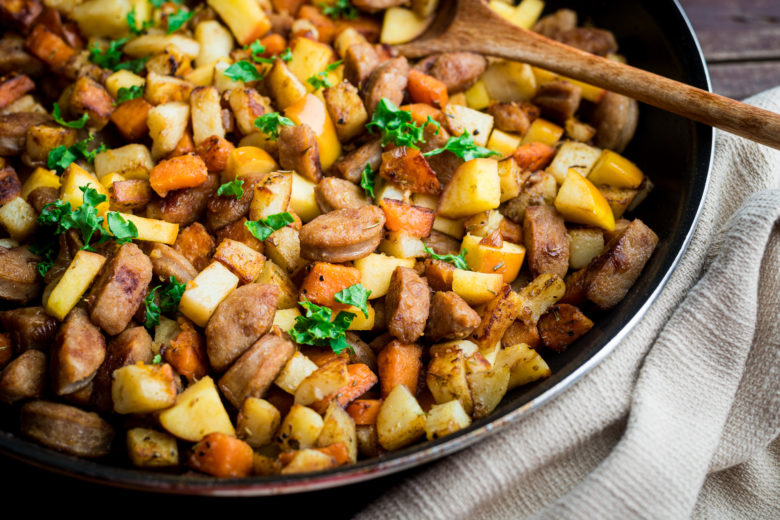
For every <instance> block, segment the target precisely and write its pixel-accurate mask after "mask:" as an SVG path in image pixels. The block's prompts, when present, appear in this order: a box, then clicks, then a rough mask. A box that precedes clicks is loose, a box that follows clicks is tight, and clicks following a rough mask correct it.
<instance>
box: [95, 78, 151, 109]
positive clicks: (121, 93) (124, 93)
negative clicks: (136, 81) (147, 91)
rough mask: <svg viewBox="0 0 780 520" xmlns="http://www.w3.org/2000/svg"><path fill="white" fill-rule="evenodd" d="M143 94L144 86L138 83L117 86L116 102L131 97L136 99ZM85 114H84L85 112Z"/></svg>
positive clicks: (122, 101)
mask: <svg viewBox="0 0 780 520" xmlns="http://www.w3.org/2000/svg"><path fill="white" fill-rule="evenodd" d="M143 95H144V88H143V87H142V86H140V85H132V86H130V87H119V90H118V91H117V93H116V102H117V104H119V103H124V102H125V101H130V100H131V99H137V98H139V97H141V96H143ZM85 115H86V114H85Z"/></svg>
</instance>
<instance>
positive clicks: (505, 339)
mask: <svg viewBox="0 0 780 520" xmlns="http://www.w3.org/2000/svg"><path fill="white" fill-rule="evenodd" d="M567 288H568V286H567ZM520 343H525V344H526V345H528V346H529V347H531V348H533V349H536V348H539V346H541V344H542V340H541V338H540V337H539V330H538V329H537V328H536V325H528V324H526V323H525V322H524V321H523V320H515V321H513V322H512V324H511V325H509V328H508V329H506V331H504V335H503V336H502V337H501V345H502V346H504V347H511V346H512V345H518V344H520Z"/></svg>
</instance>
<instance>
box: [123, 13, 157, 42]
mask: <svg viewBox="0 0 780 520" xmlns="http://www.w3.org/2000/svg"><path fill="white" fill-rule="evenodd" d="M126 20H127V27H128V29H130V34H133V35H135V36H139V35H141V34H143V33H144V31H146V30H147V29H149V28H150V27H153V26H154V21H152V20H145V21H144V22H143V23H142V24H141V27H140V28H139V27H138V20H136V17H135V9H133V10H132V11H130V12H129V13H127V18H126Z"/></svg>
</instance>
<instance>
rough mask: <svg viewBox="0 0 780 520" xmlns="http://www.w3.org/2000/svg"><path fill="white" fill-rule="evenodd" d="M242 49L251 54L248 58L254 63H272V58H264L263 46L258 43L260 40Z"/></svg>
mask: <svg viewBox="0 0 780 520" xmlns="http://www.w3.org/2000/svg"><path fill="white" fill-rule="evenodd" d="M244 49H249V51H250V52H251V55H250V57H251V58H252V61H254V62H255V63H273V62H274V59H273V58H266V57H265V56H263V53H265V45H263V44H262V43H260V40H255V41H253V42H252V43H251V44H250V45H244Z"/></svg>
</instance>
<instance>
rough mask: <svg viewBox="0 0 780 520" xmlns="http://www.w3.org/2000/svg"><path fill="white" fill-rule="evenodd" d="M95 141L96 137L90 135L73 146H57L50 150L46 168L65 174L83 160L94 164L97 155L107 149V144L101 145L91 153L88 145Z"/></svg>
mask: <svg viewBox="0 0 780 520" xmlns="http://www.w3.org/2000/svg"><path fill="white" fill-rule="evenodd" d="M93 139H95V136H94V135H92V134H90V135H89V137H87V138H86V139H84V140H82V141H79V142H78V143H76V144H74V145H73V146H69V147H65V146H64V145H60V146H56V147H54V148H52V149H51V150H49V156H48V157H47V158H46V166H47V167H48V168H49V169H50V170H55V171H56V172H57V173H62V172H64V171H65V170H66V169H67V167H68V166H70V164H71V163H72V162H73V161H75V160H77V159H79V158H83V159H86V160H88V161H89V162H92V161H94V160H95V155H97V154H98V153H100V152H102V151H104V150H105V149H106V145H105V143H100V146H98V147H97V148H96V149H94V150H92V151H90V150H87V145H88V144H89V143H90V142H91V141H92V140H93Z"/></svg>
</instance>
